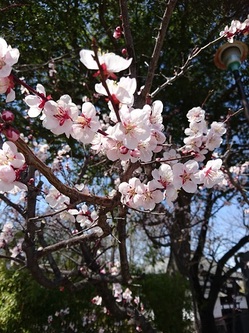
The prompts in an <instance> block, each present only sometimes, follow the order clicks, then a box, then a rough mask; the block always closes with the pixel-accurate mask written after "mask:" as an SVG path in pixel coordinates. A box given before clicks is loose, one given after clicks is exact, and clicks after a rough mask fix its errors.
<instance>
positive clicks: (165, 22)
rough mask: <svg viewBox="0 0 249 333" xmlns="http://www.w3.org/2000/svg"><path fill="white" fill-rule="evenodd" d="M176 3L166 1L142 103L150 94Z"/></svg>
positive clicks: (174, 0) (175, 0) (142, 95)
mask: <svg viewBox="0 0 249 333" xmlns="http://www.w3.org/2000/svg"><path fill="white" fill-rule="evenodd" d="M176 3H177V0H169V1H168V2H167V3H166V8H165V11H164V14H163V18H162V22H161V24H160V27H159V31H158V34H157V37H156V43H155V46H154V50H153V53H152V56H151V61H150V63H149V68H148V74H147V77H146V80H145V86H144V88H143V90H142V92H141V95H140V98H141V102H142V103H144V101H145V100H146V97H147V96H148V95H149V94H150V90H151V86H152V82H153V79H154V75H155V71H156V68H157V63H158V59H159V56H160V52H161V50H162V47H163V42H164V39H165V36H166V32H167V30H168V26H169V21H170V18H171V16H172V13H173V10H174V8H175V5H176Z"/></svg>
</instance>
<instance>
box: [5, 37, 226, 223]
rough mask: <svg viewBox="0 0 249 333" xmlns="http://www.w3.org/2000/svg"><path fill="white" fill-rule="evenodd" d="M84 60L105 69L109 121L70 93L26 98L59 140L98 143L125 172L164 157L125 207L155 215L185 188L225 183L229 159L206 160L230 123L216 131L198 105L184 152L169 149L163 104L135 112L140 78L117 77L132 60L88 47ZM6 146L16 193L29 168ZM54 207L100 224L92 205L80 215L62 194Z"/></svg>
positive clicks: (124, 188)
mask: <svg viewBox="0 0 249 333" xmlns="http://www.w3.org/2000/svg"><path fill="white" fill-rule="evenodd" d="M5 43H6V42H5ZM4 45H5V44H4ZM6 45H7V44H6ZM6 52H7V51H6V50H5V53H6ZM2 53H3V52H2ZM6 54H7V53H6ZM14 54H15V55H16V54H17V52H15V53H14ZM80 61H81V62H82V63H83V64H84V65H85V66H86V67H87V68H88V69H90V70H95V71H97V72H95V74H94V75H95V76H100V77H101V82H100V83H97V84H96V85H95V90H96V92H97V93H98V94H99V95H101V96H104V97H106V98H107V99H108V107H109V111H110V112H109V119H108V120H107V121H105V122H103V119H102V120H100V117H99V116H98V112H97V111H96V108H95V106H94V105H93V104H92V103H91V102H89V101H87V102H84V103H83V105H82V108H81V111H80V110H79V107H78V106H77V105H76V104H75V103H73V101H72V99H71V97H70V96H69V95H63V96H61V97H60V99H59V100H57V101H54V100H53V99H52V97H51V96H46V91H45V88H44V87H43V86H42V85H41V84H37V87H36V91H34V90H31V91H32V94H29V95H27V96H26V97H25V98H24V101H25V102H26V104H27V106H28V107H29V110H28V115H29V116H30V117H37V116H39V115H40V114H41V117H40V118H41V120H42V124H43V126H44V127H45V128H47V129H49V130H50V131H51V132H52V133H54V134H55V135H61V134H65V135H66V136H67V137H70V136H72V137H73V138H74V139H76V140H77V141H79V142H81V143H84V144H91V149H92V150H93V151H94V152H95V153H96V154H104V155H106V157H107V158H108V159H109V160H111V161H116V160H120V161H121V163H123V167H125V164H126V163H127V162H131V163H134V162H137V161H138V162H140V163H141V166H142V168H143V164H146V163H152V162H153V159H154V158H156V156H157V155H156V154H160V155H159V156H160V157H159V158H156V165H157V166H156V168H154V169H152V172H151V175H152V179H151V180H150V181H149V182H147V183H146V182H144V180H141V179H140V178H137V177H131V178H130V179H129V180H128V182H122V183H121V184H119V186H118V190H119V192H120V193H121V202H122V203H123V204H125V205H127V206H129V207H131V208H136V209H138V208H143V209H146V210H152V209H154V207H155V205H156V204H157V203H160V202H161V201H163V200H165V199H166V201H167V202H168V203H169V204H172V202H173V201H174V200H175V199H176V198H177V196H178V192H179V190H181V189H183V190H185V191H186V192H189V193H194V192H196V191H197V189H198V186H199V185H201V186H206V187H208V188H210V187H212V186H214V185H216V184H219V183H221V182H222V180H223V173H222V171H221V170H220V168H221V164H222V161H221V160H220V159H216V160H210V161H208V162H207V164H205V163H204V161H205V160H206V156H207V153H208V152H210V151H211V152H212V151H213V150H214V149H215V148H218V147H219V146H220V144H221V142H222V139H221V137H222V135H223V134H224V133H225V128H224V124H222V123H218V122H213V123H212V124H211V127H210V128H209V129H208V127H207V123H206V121H205V111H204V110H203V109H202V108H201V107H194V108H192V109H191V110H190V111H189V112H188V113H187V118H188V120H189V127H188V128H187V129H186V130H185V134H186V136H187V137H186V138H185V139H184V144H185V145H184V146H183V147H182V148H180V149H178V150H177V151H176V150H173V149H171V150H165V145H166V144H167V142H166V137H165V134H164V126H163V117H162V112H163V104H162V102H161V101H159V100H156V101H154V102H152V103H151V104H145V105H144V106H143V107H141V108H137V107H134V106H133V104H134V94H135V93H136V91H137V82H136V79H135V78H130V77H128V76H127V77H122V78H120V80H117V76H116V73H118V72H120V71H124V70H126V69H128V67H129V66H130V65H131V62H132V59H124V58H122V57H120V56H118V55H116V54H114V53H104V54H102V53H97V54H96V53H95V52H93V51H90V50H84V49H83V50H81V51H80ZM6 63H7V60H6ZM12 63H13V60H12V62H11V64H12ZM6 147H8V151H12V152H11V154H12V155H11V156H12V157H11V158H10V157H8V158H6V157H5V158H1V160H0V162H2V163H1V164H2V165H1V170H0V185H1V188H4V190H5V191H8V190H11V189H12V188H13V186H14V185H17V182H16V181H17V177H16V174H17V172H16V169H17V168H19V169H20V168H22V167H23V165H24V162H25V161H24V158H23V156H22V155H21V154H18V153H17V150H16V147H15V145H14V143H5V145H4V148H3V150H2V151H3V154H2V155H3V156H4V155H6V153H5V150H6V149H7V148H6ZM8 154H9V153H8ZM13 156H15V157H13ZM183 159H184V160H183ZM84 190H86V189H84ZM87 194H89V192H87ZM46 201H47V202H48V203H49V204H50V206H51V207H52V208H53V209H56V210H63V211H64V212H63V213H61V214H63V217H64V218H65V217H67V220H70V221H76V222H78V223H79V224H80V225H81V226H82V227H83V228H87V227H88V226H90V225H92V224H94V222H95V221H96V220H97V213H96V212H95V211H90V210H89V208H88V207H87V205H86V204H84V205H82V207H81V208H80V209H73V210H72V209H71V210H67V209H66V208H67V206H68V204H69V198H67V197H65V196H63V195H62V194H60V193H58V191H57V190H56V189H51V190H50V193H49V194H48V195H47V196H46ZM66 215H67V216H66Z"/></svg>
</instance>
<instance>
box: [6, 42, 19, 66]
mask: <svg viewBox="0 0 249 333" xmlns="http://www.w3.org/2000/svg"><path fill="white" fill-rule="evenodd" d="M19 56H20V52H19V50H18V49H16V48H15V49H12V48H11V47H10V46H9V48H8V51H7V53H6V56H5V61H6V63H7V64H8V65H10V66H13V65H14V64H15V63H17V61H18V59H19Z"/></svg>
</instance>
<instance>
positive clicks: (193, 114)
mask: <svg viewBox="0 0 249 333" xmlns="http://www.w3.org/2000/svg"><path fill="white" fill-rule="evenodd" d="M204 117H205V111H204V110H203V109H202V108H201V107H200V106H197V107H194V108H192V109H191V110H189V111H188V113H187V118H188V120H189V122H190V123H191V122H197V123H198V122H200V121H203V120H204Z"/></svg>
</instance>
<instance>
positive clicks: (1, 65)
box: [0, 37, 19, 78]
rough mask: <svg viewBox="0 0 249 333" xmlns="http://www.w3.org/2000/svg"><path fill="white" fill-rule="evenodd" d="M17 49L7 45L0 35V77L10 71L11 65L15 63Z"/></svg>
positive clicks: (6, 75) (8, 73) (7, 74)
mask: <svg viewBox="0 0 249 333" xmlns="http://www.w3.org/2000/svg"><path fill="white" fill-rule="evenodd" d="M18 58H19V50H18V49H16V48H14V49H12V47H11V46H10V45H9V46H8V45H7V43H6V41H5V40H4V39H3V38H1V37H0V77H1V78H3V77H4V78H6V77H8V76H9V75H10V73H11V71H12V66H13V65H14V64H15V63H17V61H18Z"/></svg>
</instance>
